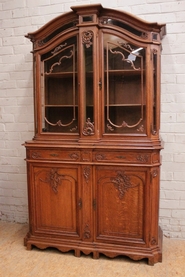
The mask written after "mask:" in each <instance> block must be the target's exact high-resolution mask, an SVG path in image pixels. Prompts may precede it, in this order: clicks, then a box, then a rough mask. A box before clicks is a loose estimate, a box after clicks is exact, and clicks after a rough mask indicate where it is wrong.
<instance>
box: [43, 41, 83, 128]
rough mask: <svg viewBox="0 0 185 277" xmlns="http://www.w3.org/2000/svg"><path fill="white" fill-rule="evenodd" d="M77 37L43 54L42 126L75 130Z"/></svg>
mask: <svg viewBox="0 0 185 277" xmlns="http://www.w3.org/2000/svg"><path fill="white" fill-rule="evenodd" d="M76 49H77V39H76V37H73V38H71V39H68V40H66V41H65V42H63V43H61V44H60V45H58V46H57V47H56V48H55V49H53V50H52V51H51V52H49V53H47V54H45V55H43V56H42V61H43V77H44V80H43V94H42V117H43V118H42V124H43V125H42V130H43V131H44V132H62V133H74V132H77V131H78V98H77V60H76Z"/></svg>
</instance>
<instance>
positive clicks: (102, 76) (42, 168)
mask: <svg viewBox="0 0 185 277" xmlns="http://www.w3.org/2000/svg"><path fill="white" fill-rule="evenodd" d="M71 9H72V11H71V12H68V13H66V14H63V15H61V16H59V17H57V18H55V19H53V20H52V21H50V22H49V23H48V24H46V25H45V26H43V27H42V28H40V29H39V30H38V31H36V32H34V33H29V34H28V35H27V37H28V38H29V39H30V40H31V41H32V43H33V72H34V115H35V118H34V122H35V136H34V138H33V140H31V141H27V142H26V143H25V147H26V161H27V176H28V178H27V180H28V202H29V232H28V234H27V236H26V238H25V245H26V246H27V249H31V248H32V246H36V247H38V248H41V249H44V248H47V247H56V248H57V249H59V250H60V251H62V252H67V251H70V250H74V253H75V256H78V257H79V256H80V254H81V253H84V254H86V255H88V254H90V253H93V257H94V258H98V257H99V255H100V254H101V253H102V254H104V255H106V256H109V257H115V256H118V255H126V256H129V257H130V258H131V259H134V260H140V259H143V258H147V259H148V263H149V264H151V265H153V264H154V263H156V262H160V261H162V231H161V229H160V227H159V225H158V220H159V190H160V182H159V181H160V150H161V149H162V143H161V140H160V136H159V125H160V55H161V38H162V37H163V35H164V34H165V24H158V23H148V22H145V21H143V20H140V19H138V18H136V17H134V16H132V15H130V14H127V13H125V12H121V11H118V10H112V9H106V8H103V7H102V6H101V5H100V4H96V5H87V6H76V7H72V8H71Z"/></svg>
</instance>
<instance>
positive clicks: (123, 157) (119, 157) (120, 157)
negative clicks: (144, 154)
mask: <svg viewBox="0 0 185 277" xmlns="http://www.w3.org/2000/svg"><path fill="white" fill-rule="evenodd" d="M116 158H118V159H126V157H125V156H117V157H116Z"/></svg>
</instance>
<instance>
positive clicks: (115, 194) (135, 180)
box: [95, 166, 147, 244]
mask: <svg viewBox="0 0 185 277" xmlns="http://www.w3.org/2000/svg"><path fill="white" fill-rule="evenodd" d="M146 176H147V173H146V170H144V169H136V168H131V167H130V168H124V167H114V166H112V167H108V166H98V167H97V168H96V190H95V198H96V202H97V207H96V229H95V230H96V231H95V232H96V234H95V236H96V238H95V239H96V241H102V240H104V241H105V240H106V241H109V242H113V243H118V244H121V243H124V239H125V240H127V242H128V240H129V239H130V241H135V242H140V243H142V244H143V240H144V218H145V194H146V178H147V177H146Z"/></svg>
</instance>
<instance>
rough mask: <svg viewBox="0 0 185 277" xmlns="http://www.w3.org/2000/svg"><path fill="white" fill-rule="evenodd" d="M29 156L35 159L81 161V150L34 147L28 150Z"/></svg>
mask: <svg viewBox="0 0 185 277" xmlns="http://www.w3.org/2000/svg"><path fill="white" fill-rule="evenodd" d="M27 158H29V159H34V160H55V161H57V160H61V161H74V162H75V161H79V160H80V151H76V150H66V149H65V150H62V149H40V150H39V149H32V150H29V151H28V154H27Z"/></svg>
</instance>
